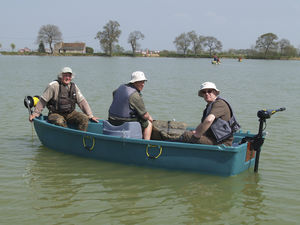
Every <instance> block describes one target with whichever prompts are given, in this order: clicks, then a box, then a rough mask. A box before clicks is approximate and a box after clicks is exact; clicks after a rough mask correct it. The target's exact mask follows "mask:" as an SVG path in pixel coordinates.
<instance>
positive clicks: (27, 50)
mask: <svg viewBox="0 0 300 225" xmlns="http://www.w3.org/2000/svg"><path fill="white" fill-rule="evenodd" d="M18 52H21V53H24V52H31V50H30V49H29V48H27V47H25V48H21V49H19V51H18Z"/></svg>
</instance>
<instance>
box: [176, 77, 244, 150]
mask: <svg viewBox="0 0 300 225" xmlns="http://www.w3.org/2000/svg"><path fill="white" fill-rule="evenodd" d="M219 94H220V91H219V90H218V89H217V87H216V85H215V84H214V83H212V82H204V83H203V84H201V86H200V90H199V92H198V96H200V97H203V98H204V100H205V101H206V102H207V105H206V108H205V110H204V111H203V117H202V119H201V123H200V124H199V125H198V126H197V128H196V130H194V131H191V132H185V133H184V134H183V135H182V137H181V141H183V142H190V143H195V144H208V145H219V144H224V145H227V146H231V145H232V141H233V133H234V132H236V131H237V130H238V129H239V128H240V126H239V124H238V123H237V121H236V119H235V117H234V115H233V112H232V108H231V106H230V104H229V103H228V102H227V101H226V100H225V99H223V98H221V97H218V95H219Z"/></svg>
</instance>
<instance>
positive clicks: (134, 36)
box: [128, 31, 145, 56]
mask: <svg viewBox="0 0 300 225" xmlns="http://www.w3.org/2000/svg"><path fill="white" fill-rule="evenodd" d="M144 38H145V35H144V34H142V32H140V31H133V32H131V33H130V34H129V37H128V43H129V44H130V45H131V48H132V55H133V56H135V51H136V49H137V48H138V47H139V46H140V45H139V43H138V42H137V41H138V40H140V39H142V40H143V39H144Z"/></svg>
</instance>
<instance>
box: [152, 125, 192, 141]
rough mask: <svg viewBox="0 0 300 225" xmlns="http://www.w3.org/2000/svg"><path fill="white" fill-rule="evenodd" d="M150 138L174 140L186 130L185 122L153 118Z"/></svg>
mask: <svg viewBox="0 0 300 225" xmlns="http://www.w3.org/2000/svg"><path fill="white" fill-rule="evenodd" d="M152 125H153V128H152V134H151V140H159V141H176V140H178V139H179V137H180V136H181V135H182V134H183V133H184V132H185V131H186V129H187V124H186V123H184V122H176V121H162V120H154V121H153V123H152Z"/></svg>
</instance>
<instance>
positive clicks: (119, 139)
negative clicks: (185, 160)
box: [33, 116, 248, 153]
mask: <svg viewBox="0 0 300 225" xmlns="http://www.w3.org/2000/svg"><path fill="white" fill-rule="evenodd" d="M33 121H34V123H38V124H40V125H42V126H46V127H49V128H52V129H56V130H59V131H60V132H64V133H75V134H78V135H85V136H94V137H96V138H100V139H103V140H108V141H109V140H110V141H114V142H122V143H124V142H127V143H137V144H145V145H157V146H163V147H176V148H180V149H187V148H188V149H193V150H209V151H221V152H224V151H226V152H232V153H236V152H240V151H241V149H243V148H244V147H245V146H244V145H247V143H243V144H240V145H238V146H225V145H205V144H191V143H181V142H170V141H159V140H144V139H136V138H123V137H117V136H111V135H106V134H101V133H95V132H90V131H80V130H77V129H73V128H69V127H61V126H57V125H55V124H51V123H49V122H47V121H46V120H45V119H44V118H43V117H41V116H40V117H38V118H35V119H34V120H33ZM91 123H94V124H97V123H95V122H91ZM100 123H101V121H100ZM100 126H101V125H99V127H100ZM238 134H241V135H242V134H243V133H238ZM247 135H248V133H247Z"/></svg>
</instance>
